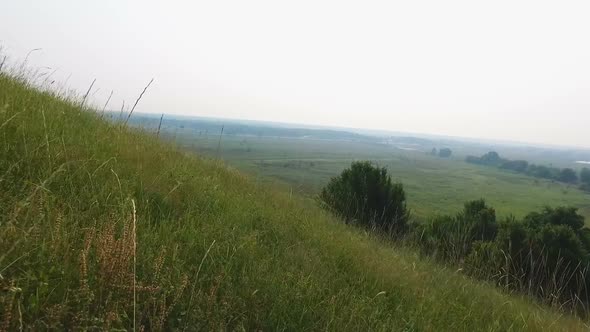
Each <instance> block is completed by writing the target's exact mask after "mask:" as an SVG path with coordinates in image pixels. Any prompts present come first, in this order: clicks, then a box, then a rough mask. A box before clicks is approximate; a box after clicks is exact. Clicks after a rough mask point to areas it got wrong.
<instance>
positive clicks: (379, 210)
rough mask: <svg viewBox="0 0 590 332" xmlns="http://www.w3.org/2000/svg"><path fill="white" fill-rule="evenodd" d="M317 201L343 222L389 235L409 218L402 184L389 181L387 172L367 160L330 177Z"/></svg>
mask: <svg viewBox="0 0 590 332" xmlns="http://www.w3.org/2000/svg"><path fill="white" fill-rule="evenodd" d="M319 199H320V202H321V203H322V205H324V207H326V208H327V209H328V210H330V211H331V212H332V213H334V214H335V215H337V216H339V217H340V218H342V219H344V221H345V222H346V223H353V224H357V225H360V226H363V227H366V228H369V229H376V230H379V231H383V232H386V233H388V234H394V233H399V232H403V231H405V230H406V227H407V223H408V220H409V217H410V212H409V210H408V208H407V207H406V194H405V192H404V189H403V185H402V184H401V183H394V182H392V180H391V177H390V176H389V175H388V174H387V169H385V168H379V167H376V166H373V165H372V164H371V163H370V162H368V161H362V162H353V163H352V165H351V166H350V168H348V169H345V170H344V171H343V172H342V173H341V174H340V175H339V176H337V177H334V178H332V179H331V180H330V182H329V183H328V184H327V185H326V187H325V188H323V189H322V191H321V193H320V195H319Z"/></svg>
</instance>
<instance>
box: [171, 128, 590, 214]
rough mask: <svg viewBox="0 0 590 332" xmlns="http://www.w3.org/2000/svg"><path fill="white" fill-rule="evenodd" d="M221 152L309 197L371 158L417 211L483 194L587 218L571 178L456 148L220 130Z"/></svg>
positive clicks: (190, 143)
mask: <svg viewBox="0 0 590 332" xmlns="http://www.w3.org/2000/svg"><path fill="white" fill-rule="evenodd" d="M169 130H170V129H169ZM175 139H176V141H177V142H178V143H179V144H180V145H181V146H183V147H184V148H185V149H189V150H194V151H198V152H201V153H206V154H208V155H211V156H216V155H217V144H218V139H219V138H218V137H215V136H209V137H208V138H206V139H205V138H204V137H200V138H199V137H194V136H193V135H192V133H191V132H190V131H187V132H186V133H184V132H183V131H182V130H181V131H179V132H177V134H176V138H175ZM219 154H220V156H221V157H222V158H223V159H225V160H226V161H227V162H228V163H229V164H231V165H233V166H235V167H237V168H238V169H240V170H243V171H245V172H248V173H250V174H253V175H258V176H259V177H260V179H264V180H266V181H267V182H273V181H272V180H278V181H279V182H282V183H285V184H287V185H289V186H291V187H292V188H293V190H294V191H295V192H298V193H300V194H303V195H306V196H308V197H311V196H313V195H314V194H317V193H318V192H319V190H320V189H321V188H322V187H323V186H324V185H325V184H326V183H327V182H328V180H329V179H330V178H331V177H333V176H336V175H338V174H339V173H340V172H341V171H342V170H343V169H345V168H347V167H348V166H350V163H351V161H352V160H364V159H366V160H372V161H374V162H376V163H378V164H379V165H382V166H385V167H387V168H388V169H389V171H390V173H391V174H392V176H393V177H394V178H395V179H396V180H398V181H401V182H402V183H403V184H404V188H405V190H406V193H407V196H408V206H409V207H410V208H411V209H412V211H413V215H414V217H415V218H417V219H426V218H429V217H432V216H433V215H435V214H453V213H455V212H457V211H458V210H460V209H461V208H462V207H463V203H464V202H466V201H468V200H473V199H479V198H484V199H486V200H487V201H488V202H489V203H490V205H492V206H493V207H495V208H496V210H497V212H498V215H499V216H500V217H501V218H503V217H507V216H509V215H514V216H516V217H518V218H520V217H523V216H524V215H526V214H527V213H529V212H531V211H538V210H540V209H541V208H543V207H544V206H546V205H548V206H559V205H569V206H575V207H577V208H579V209H580V214H582V215H584V216H585V217H586V220H588V221H590V194H589V193H587V192H583V191H581V190H579V189H577V188H576V186H571V185H566V184H563V183H559V182H551V181H547V180H541V179H536V178H533V177H529V176H526V175H522V174H517V173H513V172H509V171H504V170H499V169H495V168H493V167H485V166H478V165H473V164H468V163H466V162H464V161H463V157H462V156H456V157H454V158H451V159H449V160H446V159H441V158H437V157H432V156H429V155H426V154H425V153H422V152H419V151H404V150H399V149H396V148H394V147H392V146H387V145H382V144H374V143H362V142H345V141H318V140H305V139H289V138H280V139H271V138H257V137H235V136H233V137H232V136H226V137H223V139H222V144H221V149H220V153H219Z"/></svg>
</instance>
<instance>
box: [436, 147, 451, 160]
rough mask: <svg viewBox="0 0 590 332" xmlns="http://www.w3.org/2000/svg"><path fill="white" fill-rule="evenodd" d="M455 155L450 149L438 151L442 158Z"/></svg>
mask: <svg viewBox="0 0 590 332" xmlns="http://www.w3.org/2000/svg"><path fill="white" fill-rule="evenodd" d="M451 154H453V151H451V149H449V148H442V149H440V150H439V151H438V156H439V157H441V158H448V157H450V156H451Z"/></svg>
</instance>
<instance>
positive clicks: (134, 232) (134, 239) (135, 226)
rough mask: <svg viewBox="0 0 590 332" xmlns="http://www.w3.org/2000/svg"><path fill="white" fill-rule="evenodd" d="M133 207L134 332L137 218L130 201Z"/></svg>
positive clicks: (133, 202) (134, 318)
mask: <svg viewBox="0 0 590 332" xmlns="http://www.w3.org/2000/svg"><path fill="white" fill-rule="evenodd" d="M131 205H133V331H135V324H136V323H135V322H136V313H137V294H136V282H137V217H136V208H135V200H133V199H132V200H131Z"/></svg>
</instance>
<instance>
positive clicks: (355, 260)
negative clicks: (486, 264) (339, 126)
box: [0, 74, 586, 331]
mask: <svg viewBox="0 0 590 332" xmlns="http://www.w3.org/2000/svg"><path fill="white" fill-rule="evenodd" d="M0 234H2V235H1V237H0V274H1V275H2V278H1V279H0V314H1V317H2V320H1V321H0V324H1V325H0V330H2V329H8V330H12V329H18V328H19V327H21V326H22V327H24V328H30V329H50V328H56V329H63V328H70V329H72V328H89V329H93V328H94V329H108V328H125V329H131V328H133V327H136V328H137V329H140V328H143V329H151V330H161V329H187V330H220V329H230V330H234V329H238V330H240V329H246V330H335V331H343V330H351V331H359V330H360V331H362V330H469V331H472V330H490V331H491V330H497V331H506V330H559V331H563V330H570V331H575V330H584V329H585V328H586V327H585V325H584V324H583V322H581V321H580V320H578V319H577V318H573V317H564V316H562V315H559V314H557V313H556V312H553V311H551V310H549V309H545V308H541V307H538V306H537V305H535V304H533V303H531V302H529V301H528V300H525V299H522V298H519V297H514V296H508V295H504V294H501V293H499V292H497V291H496V290H495V289H494V288H493V287H489V286H486V285H484V284H479V283H477V282H474V281H471V280H469V279H467V278H465V277H463V276H461V275H460V274H459V273H456V272H454V271H450V270H448V269H444V268H441V267H440V266H437V265H435V264H432V263H429V262H426V261H421V260H420V259H419V258H418V257H417V256H416V255H414V254H413V253H412V252H410V251H407V250H405V249H403V248H394V247H392V246H391V245H390V244H387V243H383V242H380V241H379V240H378V239H375V238H373V237H371V236H370V235H367V234H364V233H362V232H360V231H358V230H356V229H353V228H350V227H348V226H346V225H343V224H341V223H339V222H338V221H336V220H334V219H333V218H331V217H330V216H328V215H325V214H324V213H323V212H322V211H320V210H319V209H318V208H316V207H315V206H312V205H309V203H306V202H304V201H302V200H299V199H298V198H296V197H290V195H289V194H285V193H282V192H279V191H276V190H274V189H273V188H268V187H264V186H258V185H256V184H255V183H253V182H252V181H251V180H249V179H248V178H246V177H244V176H243V175H241V174H240V173H238V172H237V171H235V170H232V169H230V168H228V167H226V166H224V165H221V164H220V163H217V162H215V161H211V160H203V159H200V158H198V157H196V156H192V155H185V154H183V153H181V152H180V151H178V150H176V149H175V148H174V147H172V146H170V145H168V144H166V143H162V142H159V141H158V140H157V139H156V138H155V137H154V135H151V134H149V133H141V132H138V131H132V130H128V129H126V128H123V127H122V126H121V125H118V124H112V123H109V122H107V121H104V120H101V119H100V116H99V115H96V114H94V113H92V112H88V111H81V110H80V108H79V107H78V106H76V105H75V104H73V103H72V102H69V101H66V100H63V99H61V98H59V97H57V96H55V95H53V94H51V93H40V92H38V91H37V90H35V89H32V88H30V87H28V86H27V85H26V84H25V83H23V82H19V81H17V80H15V79H12V78H9V77H7V76H5V75H1V74H0ZM134 253H135V254H134Z"/></svg>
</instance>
